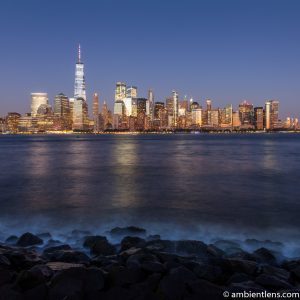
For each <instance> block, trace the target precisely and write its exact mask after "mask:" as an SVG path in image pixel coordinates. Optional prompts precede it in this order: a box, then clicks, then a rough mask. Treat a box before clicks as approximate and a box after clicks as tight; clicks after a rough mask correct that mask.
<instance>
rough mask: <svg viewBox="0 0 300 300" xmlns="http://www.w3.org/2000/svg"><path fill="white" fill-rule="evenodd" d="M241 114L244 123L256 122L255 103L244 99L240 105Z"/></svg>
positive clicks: (251, 123)
mask: <svg viewBox="0 0 300 300" xmlns="http://www.w3.org/2000/svg"><path fill="white" fill-rule="evenodd" d="M239 116H240V121H241V124H242V125H244V126H245V125H253V124H254V111H253V105H252V104H250V103H249V102H247V101H243V102H242V103H240V105H239Z"/></svg>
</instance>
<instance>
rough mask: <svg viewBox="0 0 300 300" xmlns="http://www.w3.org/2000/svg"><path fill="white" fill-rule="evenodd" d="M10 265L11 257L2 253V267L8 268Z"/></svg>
mask: <svg viewBox="0 0 300 300" xmlns="http://www.w3.org/2000/svg"><path fill="white" fill-rule="evenodd" d="M10 265H11V263H10V261H9V259H8V258H7V257H6V256H4V255H2V254H0V268H6V267H9V266H10Z"/></svg>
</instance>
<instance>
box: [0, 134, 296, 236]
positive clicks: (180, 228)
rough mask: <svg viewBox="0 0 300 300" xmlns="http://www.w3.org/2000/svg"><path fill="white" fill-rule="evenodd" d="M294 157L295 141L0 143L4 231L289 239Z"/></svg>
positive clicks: (65, 139)
mask: <svg viewBox="0 0 300 300" xmlns="http://www.w3.org/2000/svg"><path fill="white" fill-rule="evenodd" d="M299 153H300V136H299V135H275V134H274V135H226V136H224V135H197V136H193V135H168V136H162V135H147V136H131V135H128V136H125V135H122V136H115V135H101V136H80V137H79V138H76V137H75V136H30V137H25V136H22V137H17V136H5V137H2V136H1V137H0V163H1V170H2V171H1V174H0V190H1V193H0V207H1V209H0V221H1V227H2V228H3V227H6V226H10V228H12V227H13V226H15V228H16V230H17V229H18V228H20V230H23V229H24V227H26V226H28V227H30V226H33V225H35V224H37V223H39V225H38V226H40V228H41V227H42V226H44V227H45V228H47V227H50V229H51V228H53V229H57V228H74V227H77V228H78V227H81V228H87V227H89V228H100V227H101V228H102V227H103V226H104V227H109V226H113V225H126V224H135V225H140V226H146V227H147V226H148V227H151V228H153V229H154V228H155V230H161V231H164V232H165V233H166V232H169V234H174V231H175V228H176V230H177V232H181V233H182V234H183V235H185V236H187V235H189V236H193V237H194V236H195V235H197V234H199V232H200V231H201V232H202V234H203V235H214V234H224V232H225V233H226V234H235V235H239V234H243V235H249V236H252V235H261V236H263V237H265V238H270V237H274V235H275V236H276V237H277V239H279V240H280V239H289V238H293V239H294V238H295V237H297V238H298V237H299V234H298V228H299V226H300V219H299V208H300V203H299V201H298V199H299V198H300V189H299V187H298V182H299V179H300V159H299ZM12 223H13V225H11V224H12ZM0 229H1V228H0ZM170 229H173V230H170Z"/></svg>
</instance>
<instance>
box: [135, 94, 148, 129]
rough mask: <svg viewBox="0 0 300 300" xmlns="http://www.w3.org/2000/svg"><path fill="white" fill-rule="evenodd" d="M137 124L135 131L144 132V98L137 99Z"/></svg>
mask: <svg viewBox="0 0 300 300" xmlns="http://www.w3.org/2000/svg"><path fill="white" fill-rule="evenodd" d="M136 101H137V122H136V129H137V130H144V129H145V118H146V102H147V99H145V98H137V99H136Z"/></svg>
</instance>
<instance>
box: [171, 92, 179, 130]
mask: <svg viewBox="0 0 300 300" xmlns="http://www.w3.org/2000/svg"><path fill="white" fill-rule="evenodd" d="M172 94H173V110H174V111H173V126H174V127H177V121H178V94H177V92H176V91H173V92H172Z"/></svg>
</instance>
